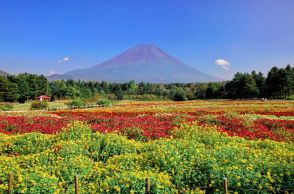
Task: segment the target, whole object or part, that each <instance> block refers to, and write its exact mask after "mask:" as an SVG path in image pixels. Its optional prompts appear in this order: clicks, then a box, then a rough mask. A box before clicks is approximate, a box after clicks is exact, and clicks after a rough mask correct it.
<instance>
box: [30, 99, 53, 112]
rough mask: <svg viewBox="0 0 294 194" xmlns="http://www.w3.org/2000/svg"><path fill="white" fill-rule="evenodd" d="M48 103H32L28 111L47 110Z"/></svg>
mask: <svg viewBox="0 0 294 194" xmlns="http://www.w3.org/2000/svg"><path fill="white" fill-rule="evenodd" d="M48 108H49V103H48V102H47V101H33V102H32V103H31V107H30V110H47V109H48Z"/></svg>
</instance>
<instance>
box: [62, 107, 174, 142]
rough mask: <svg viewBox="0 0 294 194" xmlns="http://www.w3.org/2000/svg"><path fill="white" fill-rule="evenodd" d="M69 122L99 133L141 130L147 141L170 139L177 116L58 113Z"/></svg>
mask: <svg viewBox="0 0 294 194" xmlns="http://www.w3.org/2000/svg"><path fill="white" fill-rule="evenodd" d="M56 114H58V115H59V116H61V117H64V118H66V119H67V120H68V121H72V120H79V121H83V122H86V123H88V124H90V126H91V127H92V128H93V129H94V130H96V131H99V132H102V133H106V132H119V133H120V132H122V131H124V130H125V129H130V130H131V129H140V130H141V131H142V135H143V136H145V137H146V138H147V139H157V138H162V137H168V136H169V135H170V131H171V130H172V129H173V128H174V121H175V118H176V116H177V115H175V114H163V115H156V114H155V113H150V112H148V113H126V112H125V113H107V112H99V113H98V112H97V113H95V112H57V113H56Z"/></svg>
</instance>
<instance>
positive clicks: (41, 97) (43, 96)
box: [36, 95, 51, 101]
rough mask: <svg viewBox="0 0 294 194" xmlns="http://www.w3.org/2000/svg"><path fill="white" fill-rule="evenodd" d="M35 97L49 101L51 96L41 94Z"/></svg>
mask: <svg viewBox="0 0 294 194" xmlns="http://www.w3.org/2000/svg"><path fill="white" fill-rule="evenodd" d="M36 99H38V100H40V101H43V100H45V101H49V100H50V99H51V98H50V97H49V96H46V95H41V96H37V97H36Z"/></svg>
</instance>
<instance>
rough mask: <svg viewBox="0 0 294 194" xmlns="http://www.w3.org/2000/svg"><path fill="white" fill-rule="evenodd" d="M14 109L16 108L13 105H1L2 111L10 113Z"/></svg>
mask: <svg viewBox="0 0 294 194" xmlns="http://www.w3.org/2000/svg"><path fill="white" fill-rule="evenodd" d="M13 107H14V106H13V104H11V103H0V111H10V110H12V109H13Z"/></svg>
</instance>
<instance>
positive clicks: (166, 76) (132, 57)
mask: <svg viewBox="0 0 294 194" xmlns="http://www.w3.org/2000/svg"><path fill="white" fill-rule="evenodd" d="M64 76H67V77H71V78H72V79H81V80H97V81H111V82H127V81H130V80H135V81H136V82H140V81H144V82H152V83H162V82H164V83H175V82H178V83H183V82H185V83H187V82H205V81H217V80H219V79H218V78H215V77H213V76H210V75H208V74H205V73H202V72H200V71H197V70H195V69H194V68H192V67H190V66H188V65H185V64H184V63H182V62H180V61H179V60H177V59H176V58H174V57H172V56H171V55H169V54H167V53H165V52H164V51H162V50H161V49H160V48H158V47H157V46H155V45H153V44H139V45H136V46H134V47H132V48H130V49H128V50H126V51H125V52H122V53H121V54H119V55H117V56H115V57H113V58H112V59H110V60H108V61H106V62H104V63H101V64H98V65H96V66H93V67H90V68H86V69H78V70H73V71H70V72H67V73H66V74H65V75H64ZM64 76H63V77H64ZM59 77H60V76H59ZM54 79H56V78H54Z"/></svg>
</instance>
